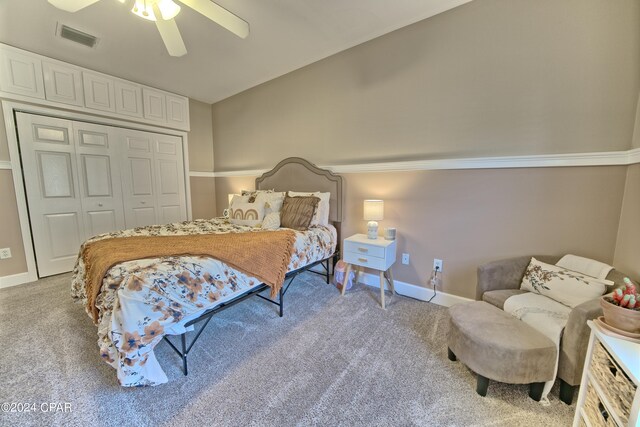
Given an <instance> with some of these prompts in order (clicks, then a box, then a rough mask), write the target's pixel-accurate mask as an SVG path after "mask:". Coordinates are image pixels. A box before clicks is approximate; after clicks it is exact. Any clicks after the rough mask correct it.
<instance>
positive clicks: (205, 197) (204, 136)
mask: <svg viewBox="0 0 640 427" xmlns="http://www.w3.org/2000/svg"><path fill="white" fill-rule="evenodd" d="M189 116H190V119H191V131H190V132H189V134H188V136H187V138H188V140H189V170H190V171H192V172H213V135H212V131H213V125H212V122H211V120H212V114H211V105H210V104H205V103H204V102H200V101H196V100H194V99H190V100H189ZM189 182H190V185H191V211H192V215H193V218H212V217H214V216H215V213H216V189H215V181H214V179H213V178H203V177H198V178H196V177H191V178H190V180H189Z"/></svg>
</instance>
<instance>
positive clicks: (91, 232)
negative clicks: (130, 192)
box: [73, 122, 125, 239]
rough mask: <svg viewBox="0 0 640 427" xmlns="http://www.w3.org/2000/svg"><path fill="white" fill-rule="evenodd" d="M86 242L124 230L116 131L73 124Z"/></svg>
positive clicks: (98, 126)
mask: <svg viewBox="0 0 640 427" xmlns="http://www.w3.org/2000/svg"><path fill="white" fill-rule="evenodd" d="M73 130H74V132H75V141H76V155H77V157H76V158H77V162H78V171H79V176H80V182H79V185H80V194H81V197H82V199H81V201H82V209H83V215H84V224H85V230H86V238H87V239H88V238H90V237H92V236H95V235H97V234H102V233H108V232H111V231H116V230H122V229H124V228H125V222H124V207H123V202H122V188H121V184H120V168H119V161H118V160H119V157H118V150H117V148H118V145H117V141H116V139H117V138H116V131H115V129H114V128H113V127H109V126H100V125H94V124H90V123H82V122H74V123H73Z"/></svg>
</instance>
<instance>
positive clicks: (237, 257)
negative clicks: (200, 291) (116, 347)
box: [81, 230, 296, 323]
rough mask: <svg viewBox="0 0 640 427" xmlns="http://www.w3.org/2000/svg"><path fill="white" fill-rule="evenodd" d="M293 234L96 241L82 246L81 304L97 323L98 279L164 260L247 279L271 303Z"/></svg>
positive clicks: (118, 238)
mask: <svg viewBox="0 0 640 427" xmlns="http://www.w3.org/2000/svg"><path fill="white" fill-rule="evenodd" d="M295 240H296V235H295V232H293V231H292V230H280V231H257V232H247V233H225V234H196V235H186V236H133V237H117V238H110V239H103V240H97V241H95V242H91V243H88V244H85V246H84V247H83V249H82V255H81V256H82V260H83V261H84V266H85V287H86V295H87V304H88V306H89V309H90V311H91V313H92V315H93V320H94V322H96V323H97V322H98V314H99V313H98V308H97V307H96V299H97V298H98V295H99V294H100V290H101V288H102V279H103V278H104V276H105V275H106V274H107V271H109V269H110V268H111V267H113V266H114V265H116V264H119V263H122V262H126V261H133V260H136V259H145V258H158V257H165V256H208V257H211V258H215V259H217V260H219V261H222V262H224V263H226V264H228V265H229V267H231V268H234V269H236V270H239V271H241V272H243V273H245V274H247V275H249V276H253V277H255V278H257V279H258V280H260V281H262V282H264V283H265V284H267V285H268V286H270V287H271V296H272V297H275V295H276V294H277V293H278V291H279V290H280V288H281V287H282V283H283V282H284V277H285V275H286V273H287V267H288V265H289V261H290V260H291V255H292V253H293V248H294V243H295Z"/></svg>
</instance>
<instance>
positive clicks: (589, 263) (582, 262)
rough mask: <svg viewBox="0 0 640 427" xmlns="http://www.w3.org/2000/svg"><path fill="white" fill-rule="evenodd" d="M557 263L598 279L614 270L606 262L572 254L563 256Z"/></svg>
mask: <svg viewBox="0 0 640 427" xmlns="http://www.w3.org/2000/svg"><path fill="white" fill-rule="evenodd" d="M556 265H557V266H558V267H562V268H566V269H567V270H573V271H577V272H578V273H582V274H586V275H587V276H591V277H595V278H596V279H606V278H607V274H609V272H610V271H611V270H613V267H612V266H610V265H608V264H605V263H604V262H600V261H596V260H593V259H590V258H584V257H581V256H577V255H571V254H569V255H565V256H563V257H562V258H561V259H560V261H558V262H556Z"/></svg>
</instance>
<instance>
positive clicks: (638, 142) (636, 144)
mask: <svg viewBox="0 0 640 427" xmlns="http://www.w3.org/2000/svg"><path fill="white" fill-rule="evenodd" d="M631 145H632V146H633V148H640V95H638V106H637V107H636V124H635V127H634V130H633V142H632V144H631Z"/></svg>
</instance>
